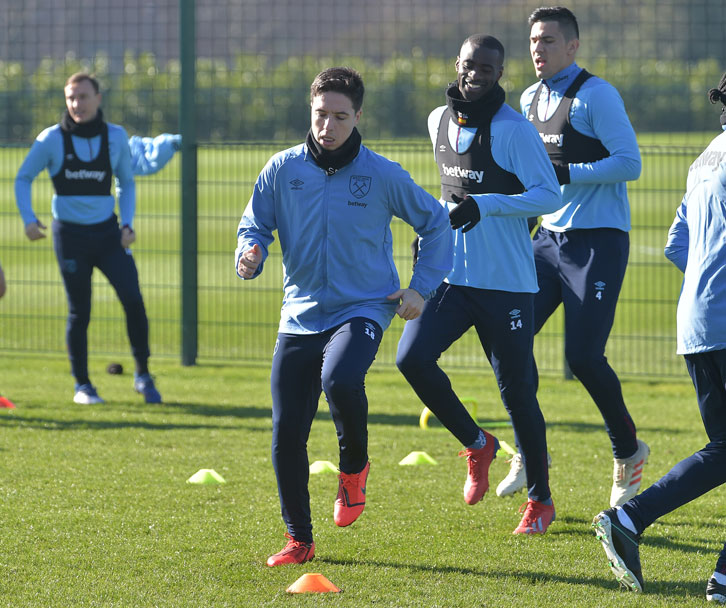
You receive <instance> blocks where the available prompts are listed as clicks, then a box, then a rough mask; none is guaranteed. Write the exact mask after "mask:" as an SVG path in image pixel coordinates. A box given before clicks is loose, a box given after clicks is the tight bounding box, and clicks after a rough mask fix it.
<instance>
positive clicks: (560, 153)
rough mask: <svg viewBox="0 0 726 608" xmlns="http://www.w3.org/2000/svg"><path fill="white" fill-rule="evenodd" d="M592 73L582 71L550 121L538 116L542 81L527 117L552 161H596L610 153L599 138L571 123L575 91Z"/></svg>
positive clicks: (568, 89)
mask: <svg viewBox="0 0 726 608" xmlns="http://www.w3.org/2000/svg"><path fill="white" fill-rule="evenodd" d="M591 76H592V74H590V73H589V72H587V71H585V70H582V71H581V72H580V73H579V74H578V75H577V77H576V78H575V80H574V81H573V82H572V84H571V85H570V86H569V87H568V88H567V90H566V91H565V94H564V95H563V96H562V101H560V105H559V106H558V107H557V109H556V110H555V113H554V114H552V116H550V117H549V118H548V119H547V120H544V121H543V120H540V119H539V118H537V104H538V103H539V96H540V94H541V93H542V87H543V84H544V83H543V82H540V84H539V87H537V91H536V92H535V94H534V98H533V99H532V104H531V105H530V106H529V111H528V112H527V119H528V120H529V121H530V122H531V123H532V124H533V125H534V126H535V128H536V129H537V131H539V136H540V137H541V138H542V143H544V145H545V148H546V150H547V154H548V155H549V157H550V160H551V161H552V162H553V163H555V164H560V165H562V164H568V163H592V162H595V161H597V160H602V159H603V158H607V157H608V156H610V152H608V149H607V148H606V147H605V146H603V144H602V142H601V141H600V140H599V139H595V138H594V137H588V136H587V135H583V134H582V133H580V132H579V131H576V130H575V128H574V127H573V126H572V123H571V122H570V107H571V106H572V100H573V99H574V98H575V94H576V93H577V91H579V90H580V87H581V86H582V83H584V82H585V81H586V80H587V79H588V78H590V77H591Z"/></svg>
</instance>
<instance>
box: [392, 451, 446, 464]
mask: <svg viewBox="0 0 726 608" xmlns="http://www.w3.org/2000/svg"><path fill="white" fill-rule="evenodd" d="M398 464H404V465H406V464H409V465H417V464H439V463H438V462H436V461H435V460H434V459H433V458H431V456H429V455H428V454H427V453H426V452H411V453H410V454H409V455H408V456H406V458H404V459H403V460H402V461H401V462H399V463H398Z"/></svg>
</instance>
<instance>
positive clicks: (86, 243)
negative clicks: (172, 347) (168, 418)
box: [52, 215, 149, 384]
mask: <svg viewBox="0 0 726 608" xmlns="http://www.w3.org/2000/svg"><path fill="white" fill-rule="evenodd" d="M52 230H53V247H54V249H55V255H56V259H57V260H58V266H59V268H60V272H61V276H62V277H63V285H64V286H65V290H66V298H67V300H68V322H67V325H66V345H67V347H68V357H69V359H70V362H71V372H72V373H73V376H74V377H75V378H76V382H77V383H78V384H85V383H87V382H89V379H88V336H87V330H88V324H89V322H90V320H91V275H92V273H93V268H94V267H96V268H98V269H99V270H100V271H101V272H102V273H103V274H104V275H105V276H106V278H107V279H108V281H109V282H110V283H111V285H112V286H113V288H114V290H115V291H116V294H117V295H118V298H119V300H120V301H121V305H122V306H123V309H124V313H125V315H126V331H127V333H128V337H129V342H130V343H131V354H132V355H133V356H134V359H136V360H137V361H138V362H141V363H142V365H143V366H145V365H146V362H147V360H148V359H149V322H148V319H147V317H146V309H145V308H144V300H143V298H142V296H141V289H140V287H139V275H138V272H137V270H136V264H135V263H134V258H133V256H132V255H131V253H130V251H126V250H124V248H123V247H121V230H120V229H119V226H118V220H117V219H116V216H115V215H112V216H111V218H110V219H108V220H106V221H105V222H101V223H100V224H90V225H84V224H73V223H70V222H62V221H59V220H53V226H52Z"/></svg>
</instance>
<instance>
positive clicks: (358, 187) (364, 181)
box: [349, 175, 371, 198]
mask: <svg viewBox="0 0 726 608" xmlns="http://www.w3.org/2000/svg"><path fill="white" fill-rule="evenodd" d="M349 188H350V193H351V194H352V195H353V196H355V197H356V198H363V197H364V196H365V195H366V194H368V193H369V192H370V190H371V178H370V177H365V176H363V175H352V176H351V178H350V185H349Z"/></svg>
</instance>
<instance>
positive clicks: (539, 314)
mask: <svg viewBox="0 0 726 608" xmlns="http://www.w3.org/2000/svg"><path fill="white" fill-rule="evenodd" d="M533 246H534V260H535V265H536V268H537V282H538V283H539V292H538V293H537V294H535V298H534V324H535V333H538V332H539V331H540V330H541V329H542V326H543V325H544V324H545V321H547V319H549V317H550V316H551V315H552V313H553V312H554V311H555V310H556V309H557V307H558V306H559V305H560V303H562V305H563V306H564V309H565V358H566V359H567V363H568V365H569V366H570V369H571V370H572V373H573V374H574V375H575V376H576V377H577V379H578V380H580V382H582V385H583V386H584V387H585V389H586V390H587V392H588V393H589V394H590V396H591V397H592V399H593V401H594V402H595V405H597V407H598V409H599V410H600V414H601V415H602V417H603V420H604V422H605V429H606V430H607V433H608V436H609V437H610V443H611V444H612V449H613V455H614V456H615V458H629V457H630V456H632V455H633V454H635V452H636V450H637V449H638V443H637V439H636V430H635V424H634V423H633V419H632V418H631V417H630V413H629V412H628V409H627V407H626V406H625V401H624V400H623V392H622V388H621V386H620V380H618V377H617V375H616V374H615V371H613V369H612V367H610V365H609V364H608V361H607V358H606V357H605V346H606V344H607V341H608V336H609V335H610V330H611V329H612V326H613V321H614V319H615V308H616V306H617V303H618V296H619V295H620V288H621V287H622V284H623V278H624V277H625V269H626V266H627V264H628V256H629V253H630V238H629V236H628V233H627V232H623V231H622V230H617V229H615V228H593V229H587V230H569V231H566V232H553V231H551V230H547V229H546V228H542V227H540V228H539V230H538V231H537V233H536V234H535V237H534V241H533Z"/></svg>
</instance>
